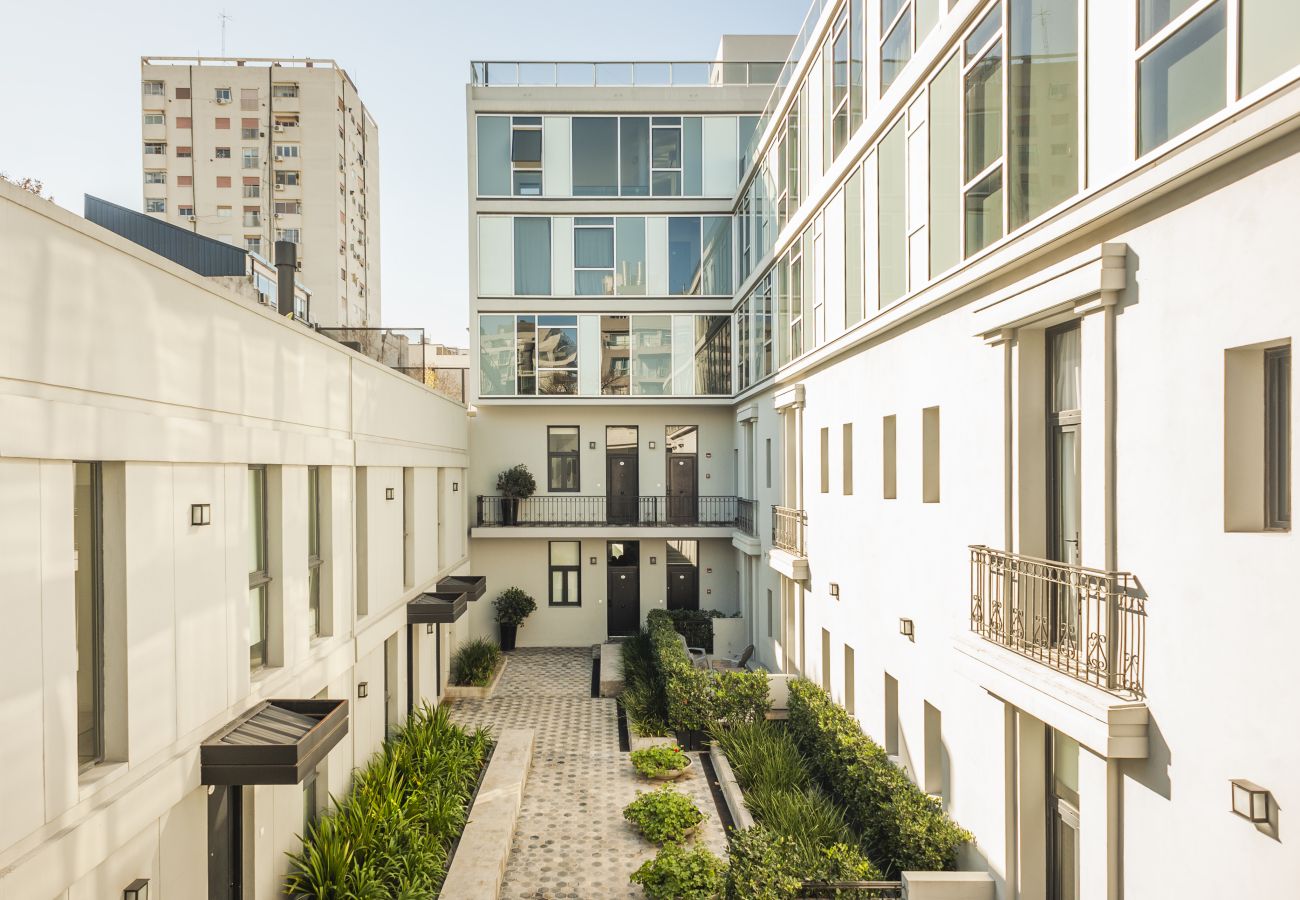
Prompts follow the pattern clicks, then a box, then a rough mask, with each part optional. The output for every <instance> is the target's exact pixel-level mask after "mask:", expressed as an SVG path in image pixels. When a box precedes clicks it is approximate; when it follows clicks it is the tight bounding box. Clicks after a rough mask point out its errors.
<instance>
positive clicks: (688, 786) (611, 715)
mask: <svg viewBox="0 0 1300 900" xmlns="http://www.w3.org/2000/svg"><path fill="white" fill-rule="evenodd" d="M507 655H508V656H509V659H510V661H509V663H508V664H507V666H506V671H505V674H504V675H503V676H502V678H501V683H500V684H498V685H497V689H496V696H494V697H493V698H492V699H490V700H455V701H452V705H451V712H452V716H453V717H454V718H455V719H456V721H458V722H460V723H462V724H465V725H472V726H478V725H482V726H486V727H487V728H490V729H492V730H493V731H494V732H499V731H500V730H502V729H504V728H534V729H536V743H535V745H534V748H533V767H532V769H531V771H530V772H529V773H528V783H527V785H526V786H525V788H524V803H523V809H522V810H521V812H520V816H519V824H518V826H517V827H516V829H515V839H514V846H513V848H512V849H511V851H510V863H509V865H508V866H507V868H506V877H505V883H504V885H503V887H502V890H501V896H502V897H503V898H507V900H523V898H528V900H540V898H546V900H558V898H579V900H605V898H623V897H641V896H643V895H642V893H641V888H640V886H639V885H635V884H632V883H630V882H629V881H628V876H629V875H630V874H632V872H634V871H635V870H636V869H637V867H638V866H640V865H641V863H642V862H644V861H645V860H647V859H650V858H651V857H653V856H654V855H655V852H656V851H657V847H656V846H655V845H654V844H651V843H650V842H649V841H647V840H646V839H645V838H643V837H641V835H640V834H638V833H637V832H636V831H635V830H634V829H633V828H632V826H631V824H629V823H628V822H627V821H626V820H625V819H624V818H623V807H624V806H626V805H627V804H628V803H630V802H632V800H634V799H635V798H636V794H637V791H638V790H648V789H650V787H651V786H652V783H651V782H648V781H647V780H646V779H644V778H642V777H641V776H640V775H638V774H637V773H636V770H635V769H633V768H632V763H631V761H630V760H629V759H628V755H627V754H626V753H622V752H620V751H619V749H618V720H617V709H616V704H615V702H614V701H613V700H610V699H605V698H593V697H592V696H591V649H590V648H587V647H582V648H567V647H565V648H521V649H519V650H515V651H513V652H512V653H509V654H507ZM691 755H692V756H693V757H695V758H694V759H693V760H692V765H691V772H690V774H689V775H687V776H685V777H684V778H682V779H679V780H678V781H677V785H678V787H679V789H680V790H682V791H684V792H686V793H689V794H690V795H691V796H692V797H693V798H694V799H695V803H696V805H697V806H698V807H699V808H700V809H701V810H702V811H703V812H705V813H706V814H707V816H708V818H707V819H706V820H705V822H704V824H703V826H702V827H701V829H700V833H699V837H698V838H697V840H702V841H704V843H705V844H707V845H708V847H709V848H710V849H711V850H713V852H714V853H717V854H718V855H719V856H724V855H725V848H726V838H725V836H724V835H723V830H722V826H721V824H720V822H719V820H718V811H717V808H716V807H715V806H714V803H713V797H712V794H711V793H710V790H709V785H708V779H707V778H706V777H705V775H704V772H703V770H702V768H701V766H700V760H699V754H698V753H694V754H691Z"/></svg>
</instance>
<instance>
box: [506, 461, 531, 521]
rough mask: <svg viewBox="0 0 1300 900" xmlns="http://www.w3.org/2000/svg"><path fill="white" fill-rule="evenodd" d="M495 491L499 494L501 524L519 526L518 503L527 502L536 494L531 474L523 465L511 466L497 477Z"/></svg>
mask: <svg viewBox="0 0 1300 900" xmlns="http://www.w3.org/2000/svg"><path fill="white" fill-rule="evenodd" d="M497 491H498V492H500V494H501V524H502V525H517V524H519V501H520V500H527V499H528V498H529V497H531V496H532V495H533V494H535V493H536V492H537V482H536V481H535V480H534V479H533V473H532V472H530V471H528V467H527V466H526V465H524V464H523V463H520V464H519V465H517V466H511V467H510V468H509V469H506V470H505V471H504V472H502V473H501V474H500V475H498V476H497Z"/></svg>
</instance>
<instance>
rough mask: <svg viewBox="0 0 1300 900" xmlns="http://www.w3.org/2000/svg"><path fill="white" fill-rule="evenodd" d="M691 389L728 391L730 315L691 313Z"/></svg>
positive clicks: (708, 392) (715, 392)
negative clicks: (692, 331) (692, 346)
mask: <svg viewBox="0 0 1300 900" xmlns="http://www.w3.org/2000/svg"><path fill="white" fill-rule="evenodd" d="M695 393H696V394H697V395H699V396H708V395H719V394H720V395H723V396H729V395H730V394H731V317H730V316H696V317H695Z"/></svg>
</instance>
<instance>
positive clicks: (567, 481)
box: [546, 425, 579, 493]
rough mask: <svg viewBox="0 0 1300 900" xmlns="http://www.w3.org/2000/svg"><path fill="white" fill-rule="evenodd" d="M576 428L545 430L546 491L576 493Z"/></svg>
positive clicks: (551, 428)
mask: <svg viewBox="0 0 1300 900" xmlns="http://www.w3.org/2000/svg"><path fill="white" fill-rule="evenodd" d="M578 447H579V440H578V426H577V425H551V426H548V427H547V429H546V489H547V490H548V491H552V492H559V491H567V492H571V493H576V492H577V491H578V485H579V478H578Z"/></svg>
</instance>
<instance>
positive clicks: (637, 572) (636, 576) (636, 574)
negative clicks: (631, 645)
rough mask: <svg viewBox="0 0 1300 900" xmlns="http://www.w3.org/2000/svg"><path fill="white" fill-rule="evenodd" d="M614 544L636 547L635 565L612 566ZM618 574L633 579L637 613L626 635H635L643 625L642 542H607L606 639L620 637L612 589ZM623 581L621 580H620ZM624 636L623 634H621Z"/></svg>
mask: <svg viewBox="0 0 1300 900" xmlns="http://www.w3.org/2000/svg"><path fill="white" fill-rule="evenodd" d="M614 544H622V545H623V546H624V547H626V546H627V545H629V544H632V545H634V546H635V547H636V563H635V564H633V565H611V564H610V561H609V560H610V552H609V551H610V547H611V546H612V545H614ZM616 573H621V575H622V578H626V577H627V576H628V575H631V577H632V588H633V593H634V594H635V595H636V612H635V615H633V616H632V617H631V630H630V631H628V632H626V633H625V634H635V633H636V632H637V629H638V628H639V627H640V624H641V542H640V541H639V540H637V541H618V540H607V541H605V634H606V637H615V636H618V635H617V634H616V633H615V631H614V628H613V626H614V621H613V620H614V612H615V611H614V602H613V591H612V590H611V587H612V586H613V583H614V576H615V574H616ZM620 580H621V579H620ZM620 634H622V633H620Z"/></svg>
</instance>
